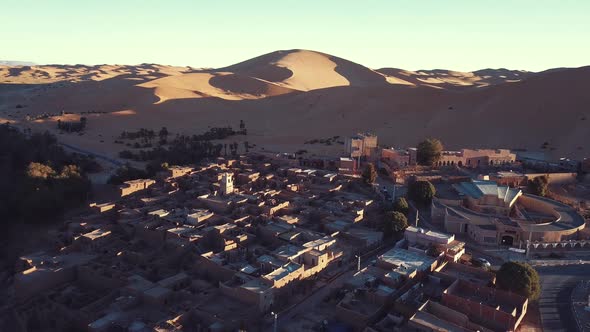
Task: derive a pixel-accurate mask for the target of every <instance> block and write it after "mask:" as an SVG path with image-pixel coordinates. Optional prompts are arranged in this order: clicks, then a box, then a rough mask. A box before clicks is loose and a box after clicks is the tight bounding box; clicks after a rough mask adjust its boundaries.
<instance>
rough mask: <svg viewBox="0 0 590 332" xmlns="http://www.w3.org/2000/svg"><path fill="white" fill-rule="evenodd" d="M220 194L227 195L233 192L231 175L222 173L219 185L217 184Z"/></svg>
mask: <svg viewBox="0 0 590 332" xmlns="http://www.w3.org/2000/svg"><path fill="white" fill-rule="evenodd" d="M219 187H220V190H221V194H222V195H229V194H232V193H233V192H234V176H233V174H232V173H223V175H221V183H220V184H219Z"/></svg>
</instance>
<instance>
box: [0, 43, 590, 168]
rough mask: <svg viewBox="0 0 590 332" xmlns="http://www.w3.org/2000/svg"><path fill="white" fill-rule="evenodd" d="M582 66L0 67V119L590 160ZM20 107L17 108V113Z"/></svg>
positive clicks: (110, 133) (307, 54)
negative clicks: (370, 138)
mask: <svg viewBox="0 0 590 332" xmlns="http://www.w3.org/2000/svg"><path fill="white" fill-rule="evenodd" d="M589 85H590V67H582V68H574V69H563V68H559V69H555V70H549V71H545V72H541V73H530V72H523V71H515V70H507V69H484V70H479V71H475V72H472V73H465V72H456V71H450V70H420V71H408V70H403V69H395V68H383V69H379V70H377V71H375V70H371V69H369V68H367V67H364V66H362V65H359V64H356V63H353V62H350V61H347V60H344V59H341V58H338V57H335V56H331V55H328V54H324V53H320V52H314V51H305V50H290V51H277V52H273V53H269V54H265V55H262V56H260V57H257V58H254V59H250V60H247V61H244V62H241V63H238V64H235V65H232V66H229V67H225V68H220V69H193V68H190V67H170V66H163V65H157V64H141V65H136V66H129V65H95V66H84V65H47V66H36V65H35V66H20V67H11V66H0V96H1V97H2V98H0V119H1V120H2V121H3V122H4V121H11V122H14V123H16V124H17V125H20V126H23V127H31V128H33V129H39V130H45V129H48V130H51V131H54V132H56V125H55V121H57V119H58V118H59V117H57V116H56V117H49V118H47V119H42V120H38V121H27V120H26V118H27V115H30V116H33V117H34V116H36V115H39V114H44V113H50V114H52V115H58V114H60V113H61V112H62V111H65V112H68V113H83V112H84V113H86V112H106V113H99V114H87V115H86V116H87V117H88V119H89V121H88V127H87V130H86V132H85V133H84V135H82V136H79V135H77V134H59V133H58V135H59V138H60V140H63V141H65V142H68V143H70V144H75V145H78V146H81V147H84V148H88V149H92V150H96V151H98V152H101V153H105V154H111V155H116V154H117V152H118V151H119V150H121V149H124V148H125V147H124V146H121V145H117V144H114V142H113V141H114V140H115V138H116V137H117V136H118V135H119V134H120V133H121V131H123V130H134V129H138V128H140V127H145V128H152V129H157V128H160V127H162V126H166V127H167V128H168V129H169V130H170V131H171V132H173V133H186V134H194V133H198V132H201V131H203V130H206V129H207V127H210V126H221V125H223V126H225V125H233V126H237V124H238V122H239V120H240V119H243V120H245V121H246V123H247V127H248V133H249V135H248V136H247V137H237V138H235V139H239V140H248V141H249V142H250V143H251V144H257V149H262V148H264V149H266V150H272V151H277V152H278V151H296V150H299V149H305V150H308V151H310V153H317V154H326V153H327V154H333V155H335V154H338V153H339V152H340V151H341V150H342V146H341V145H332V146H326V145H319V144H315V145H309V144H304V142H305V141H308V140H310V139H319V138H327V137H332V136H341V137H344V136H346V135H350V134H351V133H354V132H356V131H367V130H368V131H373V132H375V133H377V134H378V135H379V137H380V142H381V143H382V144H384V145H395V146H409V145H415V144H416V143H417V142H418V141H419V140H421V139H423V138H424V137H439V138H440V139H442V140H443V142H444V143H445V144H446V145H447V146H448V147H449V148H459V147H506V148H528V149H539V148H540V146H541V145H542V144H543V143H544V142H548V143H549V152H551V153H552V154H553V155H554V156H570V157H578V158H580V157H587V156H588V155H590V146H588V144H587V142H590V130H588V129H587V128H588V126H589V124H590V122H589V121H590V110H589V109H588V107H587V105H589V104H590V94H588V93H587V86H589ZM17 106H18V107H17Z"/></svg>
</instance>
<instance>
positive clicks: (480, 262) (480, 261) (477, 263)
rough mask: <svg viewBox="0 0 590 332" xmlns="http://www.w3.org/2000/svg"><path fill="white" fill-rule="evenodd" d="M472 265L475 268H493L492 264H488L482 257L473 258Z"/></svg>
mask: <svg viewBox="0 0 590 332" xmlns="http://www.w3.org/2000/svg"><path fill="white" fill-rule="evenodd" d="M471 264H473V266H475V267H481V268H485V269H489V268H490V267H492V264H490V262H488V260H487V259H485V258H481V257H476V258H473V259H472V260H471Z"/></svg>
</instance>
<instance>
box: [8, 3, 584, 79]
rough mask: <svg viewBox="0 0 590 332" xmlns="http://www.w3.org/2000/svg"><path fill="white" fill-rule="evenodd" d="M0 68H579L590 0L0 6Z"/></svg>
mask: <svg viewBox="0 0 590 332" xmlns="http://www.w3.org/2000/svg"><path fill="white" fill-rule="evenodd" d="M0 10H1V11H2V18H1V19H0V31H1V33H0V36H1V37H0V60H22V61H33V62H37V63H68V64H76V63H83V64H102V63H109V64H139V63H143V62H149V63H161V64H170V65H190V66H194V67H221V66H226V65H230V64H233V63H236V62H239V61H242V60H246V59H248V58H251V57H254V56H257V55H261V54H264V53H267V52H271V51H274V50H279V49H293V48H303V49H312V50H317V51H322V52H326V53H329V54H332V55H336V56H339V57H342V58H345V59H349V60H352V61H355V62H358V63H361V64H363V65H366V66H368V67H371V68H381V67H399V68H404V69H411V70H415V69H434V68H445V69H454V70H475V69H481V68H488V67H492V68H499V67H507V68H512V69H526V70H534V71H538V70H544V69H547V68H553V67H578V66H584V65H590V19H589V15H590V0H579V1H573V0H569V1H568V0H553V1H545V0H496V1H488V0H463V1H459V0H455V1H454V0H445V1H443V0H431V1H425V0H405V1H401V0H400V1H398V0H382V1H378V0H374V1H372V0H364V1H346V0H340V1H332V0H309V1H308V0H299V1H295V0H287V1H270V0H259V1H257V0H250V1H248V0H235V1H229V0H226V1H224V0H214V1H213V0H210V1H208V0H202V1H198V0H193V1H188V0H186V1H183V0H166V1H164V0H161V1H154V0H101V1H98V0H84V1H79V0H2V2H1V3H0Z"/></svg>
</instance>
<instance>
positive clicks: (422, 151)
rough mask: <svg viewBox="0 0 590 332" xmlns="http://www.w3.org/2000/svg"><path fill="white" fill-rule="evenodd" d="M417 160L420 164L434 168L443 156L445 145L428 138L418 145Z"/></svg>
mask: <svg viewBox="0 0 590 332" xmlns="http://www.w3.org/2000/svg"><path fill="white" fill-rule="evenodd" d="M417 150H418V151H417V152H416V159H417V162H418V164H420V165H424V166H433V165H434V164H435V163H436V162H438V161H439V160H440V158H441V156H442V150H443V145H442V143H441V142H440V141H439V140H437V139H434V138H428V139H426V140H424V141H422V142H420V143H419V144H418V148H417Z"/></svg>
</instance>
